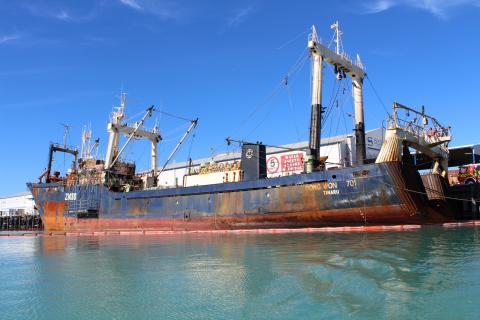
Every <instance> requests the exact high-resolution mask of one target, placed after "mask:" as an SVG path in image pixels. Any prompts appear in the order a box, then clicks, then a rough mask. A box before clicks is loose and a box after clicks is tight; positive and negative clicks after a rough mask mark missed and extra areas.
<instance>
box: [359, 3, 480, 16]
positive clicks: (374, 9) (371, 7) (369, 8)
mask: <svg viewBox="0 0 480 320" xmlns="http://www.w3.org/2000/svg"><path fill="white" fill-rule="evenodd" d="M363 7H364V10H365V11H364V13H367V14H373V13H379V12H383V11H386V10H389V9H391V8H393V7H412V8H416V9H420V10H425V11H427V12H429V13H431V14H433V15H435V16H437V17H440V18H446V17H447V16H448V13H449V10H451V9H454V8H458V7H477V8H480V0H370V1H366V2H364V3H363Z"/></svg>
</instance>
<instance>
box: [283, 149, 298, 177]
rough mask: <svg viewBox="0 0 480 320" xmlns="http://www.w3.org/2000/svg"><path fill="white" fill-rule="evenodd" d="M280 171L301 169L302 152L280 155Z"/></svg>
mask: <svg viewBox="0 0 480 320" xmlns="http://www.w3.org/2000/svg"><path fill="white" fill-rule="evenodd" d="M280 163H281V168H282V172H292V171H302V170H303V152H298V153H291V154H286V155H282V156H280Z"/></svg>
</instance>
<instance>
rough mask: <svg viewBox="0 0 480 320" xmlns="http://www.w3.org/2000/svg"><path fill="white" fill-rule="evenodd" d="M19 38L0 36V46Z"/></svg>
mask: <svg viewBox="0 0 480 320" xmlns="http://www.w3.org/2000/svg"><path fill="white" fill-rule="evenodd" d="M21 37H22V36H20V35H18V34H5V35H2V36H0V44H5V43H7V42H12V41H15V40H18V39H20V38H21Z"/></svg>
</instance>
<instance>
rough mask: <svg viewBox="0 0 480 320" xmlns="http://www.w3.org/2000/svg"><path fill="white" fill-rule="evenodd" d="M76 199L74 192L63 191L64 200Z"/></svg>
mask: <svg viewBox="0 0 480 320" xmlns="http://www.w3.org/2000/svg"><path fill="white" fill-rule="evenodd" d="M75 200H77V194H76V193H75V192H67V193H65V201H75Z"/></svg>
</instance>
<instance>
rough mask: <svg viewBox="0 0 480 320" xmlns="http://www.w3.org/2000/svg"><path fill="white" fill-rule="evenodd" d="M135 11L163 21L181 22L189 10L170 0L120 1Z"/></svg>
mask: <svg viewBox="0 0 480 320" xmlns="http://www.w3.org/2000/svg"><path fill="white" fill-rule="evenodd" d="M118 1H119V2H120V4H122V5H124V6H126V7H128V8H130V9H133V10H135V11H138V12H141V13H144V14H150V15H155V16H157V17H159V18H161V19H165V20H168V19H172V20H181V19H183V18H185V17H186V16H188V8H187V7H185V6H180V5H179V4H178V2H174V1H169V0H118Z"/></svg>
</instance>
